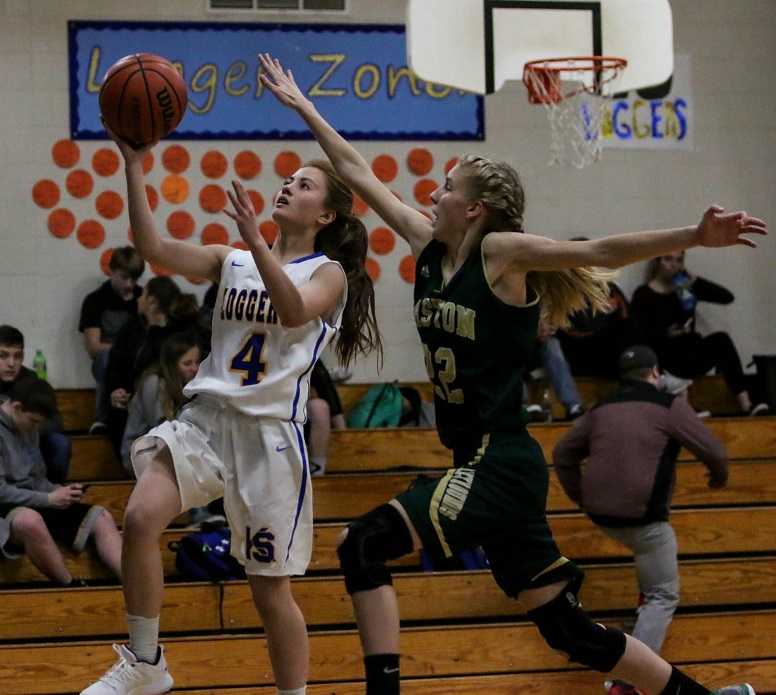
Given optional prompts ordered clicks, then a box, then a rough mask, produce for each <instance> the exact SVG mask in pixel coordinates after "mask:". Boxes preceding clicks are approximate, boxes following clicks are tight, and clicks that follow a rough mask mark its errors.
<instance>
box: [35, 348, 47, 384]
mask: <svg viewBox="0 0 776 695" xmlns="http://www.w3.org/2000/svg"><path fill="white" fill-rule="evenodd" d="M32 371H33V372H35V375H36V376H37V377H38V379H43V381H48V370H47V369H46V358H45V357H44V356H43V351H42V350H36V351H35V357H33V358H32Z"/></svg>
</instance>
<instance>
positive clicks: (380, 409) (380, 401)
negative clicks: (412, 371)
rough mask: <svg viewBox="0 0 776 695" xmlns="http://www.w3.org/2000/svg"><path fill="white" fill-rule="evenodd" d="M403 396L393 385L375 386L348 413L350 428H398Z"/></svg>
mask: <svg viewBox="0 0 776 695" xmlns="http://www.w3.org/2000/svg"><path fill="white" fill-rule="evenodd" d="M401 409H402V395H401V391H400V390H399V387H398V386H397V385H396V384H395V383H393V384H375V385H374V386H372V387H371V388H370V389H369V390H368V391H367V392H366V393H365V394H364V395H363V397H362V398H361V400H360V401H359V402H358V403H356V405H355V406H354V408H353V410H351V411H350V413H348V417H347V422H348V427H356V428H359V427H397V426H398V425H399V420H400V419H401Z"/></svg>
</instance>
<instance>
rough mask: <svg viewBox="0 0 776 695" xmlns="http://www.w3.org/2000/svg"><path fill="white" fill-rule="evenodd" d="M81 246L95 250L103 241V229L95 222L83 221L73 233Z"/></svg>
mask: <svg viewBox="0 0 776 695" xmlns="http://www.w3.org/2000/svg"><path fill="white" fill-rule="evenodd" d="M75 235H76V237H78V241H79V242H80V243H81V246H84V247H86V248H87V249H96V248H97V247H99V246H102V242H103V241H105V228H104V227H103V226H102V225H101V224H100V223H99V222H98V221H97V220H84V221H83V222H81V224H79V225H78V231H77V232H76V233H75Z"/></svg>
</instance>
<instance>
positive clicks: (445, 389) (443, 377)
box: [423, 345, 463, 403]
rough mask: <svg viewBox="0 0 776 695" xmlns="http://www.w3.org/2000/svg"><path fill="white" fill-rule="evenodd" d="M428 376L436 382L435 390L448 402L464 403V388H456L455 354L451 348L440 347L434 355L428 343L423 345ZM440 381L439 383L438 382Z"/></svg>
mask: <svg viewBox="0 0 776 695" xmlns="http://www.w3.org/2000/svg"><path fill="white" fill-rule="evenodd" d="M423 356H424V357H425V360H426V372H427V373H428V378H429V379H431V381H432V382H433V383H434V392H435V393H436V395H437V396H439V397H440V398H441V399H442V400H443V401H447V402H448V403H463V389H454V388H452V384H453V382H454V381H455V376H456V372H455V355H454V354H453V351H452V350H451V349H450V348H447V347H439V348H437V349H436V351H435V352H434V355H433V357H432V355H431V350H429V349H428V345H423ZM437 382H438V383H437Z"/></svg>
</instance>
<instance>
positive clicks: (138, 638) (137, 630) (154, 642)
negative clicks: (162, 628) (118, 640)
mask: <svg viewBox="0 0 776 695" xmlns="http://www.w3.org/2000/svg"><path fill="white" fill-rule="evenodd" d="M127 625H128V626H129V648H130V649H131V650H132V652H133V654H134V655H135V656H136V657H137V658H138V659H140V661H147V662H148V663H149V664H155V663H156V653H157V651H158V650H159V616H157V617H156V618H144V617H143V616H142V615H130V614H129V613H127Z"/></svg>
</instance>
